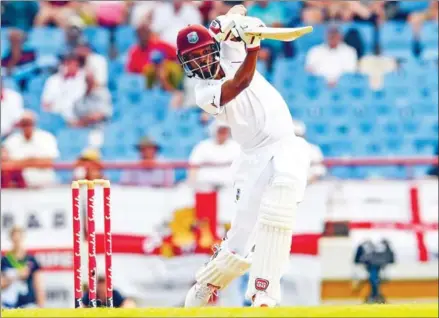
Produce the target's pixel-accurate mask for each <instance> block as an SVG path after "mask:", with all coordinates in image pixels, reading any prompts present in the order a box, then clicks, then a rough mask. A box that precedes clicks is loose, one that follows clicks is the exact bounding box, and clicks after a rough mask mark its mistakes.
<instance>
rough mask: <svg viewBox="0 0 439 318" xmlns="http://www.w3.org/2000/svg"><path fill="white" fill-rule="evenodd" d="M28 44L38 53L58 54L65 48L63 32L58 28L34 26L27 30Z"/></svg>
mask: <svg viewBox="0 0 439 318" xmlns="http://www.w3.org/2000/svg"><path fill="white" fill-rule="evenodd" d="M28 41H29V44H30V45H31V46H33V47H34V48H35V49H36V50H37V52H38V53H40V54H55V55H56V54H59V53H61V52H62V51H63V50H64V48H65V38H64V32H63V30H62V29H59V28H52V27H34V28H32V30H31V31H30V32H29V38H28Z"/></svg>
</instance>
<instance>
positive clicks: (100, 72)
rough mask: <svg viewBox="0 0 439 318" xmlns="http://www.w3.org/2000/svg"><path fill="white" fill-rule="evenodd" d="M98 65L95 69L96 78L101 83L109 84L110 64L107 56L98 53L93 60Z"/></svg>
mask: <svg viewBox="0 0 439 318" xmlns="http://www.w3.org/2000/svg"><path fill="white" fill-rule="evenodd" d="M93 62H94V63H95V65H96V67H95V68H94V70H95V71H96V74H95V76H96V80H97V82H98V83H99V84H100V85H103V86H105V85H107V82H108V65H107V61H106V60H105V58H104V57H103V56H101V55H96V56H95V57H94V61H93Z"/></svg>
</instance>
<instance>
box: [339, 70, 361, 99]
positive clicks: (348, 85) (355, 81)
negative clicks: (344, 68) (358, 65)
mask: <svg viewBox="0 0 439 318" xmlns="http://www.w3.org/2000/svg"><path fill="white" fill-rule="evenodd" d="M337 86H339V87H340V88H341V89H343V90H346V91H347V92H348V93H349V94H350V95H351V96H353V97H356V98H358V97H362V96H364V94H365V93H366V91H368V90H369V79H368V77H367V76H365V75H363V74H358V73H353V74H343V75H342V76H341V77H340V79H339V81H338V83H337Z"/></svg>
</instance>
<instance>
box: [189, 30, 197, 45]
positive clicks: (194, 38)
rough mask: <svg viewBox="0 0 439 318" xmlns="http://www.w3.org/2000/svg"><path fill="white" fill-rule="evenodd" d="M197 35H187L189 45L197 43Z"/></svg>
mask: <svg viewBox="0 0 439 318" xmlns="http://www.w3.org/2000/svg"><path fill="white" fill-rule="evenodd" d="M198 39H199V38H198V34H197V32H195V31H194V32H191V33H189V34H188V35H187V40H188V41H189V43H191V44H195V43H197V42H198Z"/></svg>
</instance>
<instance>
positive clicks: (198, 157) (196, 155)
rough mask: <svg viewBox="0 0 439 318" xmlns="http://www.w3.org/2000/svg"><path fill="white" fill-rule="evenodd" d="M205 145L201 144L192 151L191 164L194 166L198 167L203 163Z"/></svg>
mask: <svg viewBox="0 0 439 318" xmlns="http://www.w3.org/2000/svg"><path fill="white" fill-rule="evenodd" d="M203 148H204V147H203V144H202V143H199V144H198V145H195V147H194V149H192V152H191V155H190V157H189V163H190V164H193V165H198V164H201V163H202V162H203Z"/></svg>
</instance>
